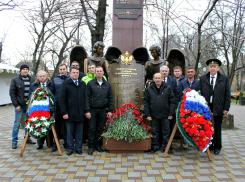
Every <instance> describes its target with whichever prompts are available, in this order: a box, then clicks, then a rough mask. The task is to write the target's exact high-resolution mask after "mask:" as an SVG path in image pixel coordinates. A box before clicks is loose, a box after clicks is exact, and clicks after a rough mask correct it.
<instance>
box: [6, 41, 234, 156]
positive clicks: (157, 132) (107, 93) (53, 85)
mask: <svg viewBox="0 0 245 182" xmlns="http://www.w3.org/2000/svg"><path fill="white" fill-rule="evenodd" d="M103 48H104V44H103V43H101V42H99V43H96V44H95V50H94V51H95V57H93V58H88V59H86V60H85V62H86V66H85V68H86V70H87V71H88V73H87V72H86V75H85V74H84V73H82V72H79V63H78V62H77V61H73V62H72V63H71V66H70V72H68V67H67V65H66V64H60V65H59V69H58V70H59V72H58V73H57V74H56V75H55V77H54V79H53V80H52V81H50V80H49V79H48V75H47V73H46V72H45V71H39V72H38V74H37V81H36V82H34V80H33V78H32V77H31V76H29V75H28V72H29V67H28V66H27V65H22V66H21V67H20V74H19V75H18V76H16V77H14V78H13V79H12V81H11V85H10V97H11V100H12V103H13V105H14V107H15V122H14V126H13V132H12V148H13V149H16V148H17V143H18V131H19V126H20V123H21V118H22V114H25V113H26V107H27V105H26V101H27V100H29V98H30V96H31V94H32V92H34V91H35V90H36V89H37V88H38V87H40V86H42V85H43V86H44V87H47V88H49V89H50V91H51V92H52V93H53V95H54V96H55V100H56V114H55V130H56V133H57V137H58V139H60V137H61V128H62V126H63V139H64V142H63V146H64V148H66V150H67V155H68V156H69V155H71V154H72V153H73V152H76V153H77V154H79V155H81V154H82V143H83V137H86V139H88V147H89V150H88V154H89V155H92V154H93V152H94V150H97V151H99V152H102V151H103V149H102V148H101V144H102V140H101V134H102V132H103V127H104V121H105V117H107V118H110V117H111V116H112V112H113V96H112V90H111V86H110V83H109V82H108V81H107V78H106V76H107V74H106V73H107V70H106V69H105V68H104V67H106V64H105V63H106V61H104V58H103V60H102V59H100V57H99V55H100V54H101V52H102V51H103ZM150 51H151V54H152V56H153V58H154V59H152V60H149V61H147V62H146V64H145V69H146V77H145V78H146V86H147V88H146V89H145V93H144V101H143V103H144V114H145V117H146V118H147V120H149V121H150V124H151V127H152V136H153V138H152V147H151V149H150V150H149V151H148V152H150V153H154V152H156V151H157V150H159V148H160V147H161V146H162V150H163V152H164V151H165V149H166V147H167V144H168V141H169V138H170V134H171V132H172V130H173V127H174V124H175V119H176V111H177V107H178V104H179V102H180V100H181V97H182V95H183V91H184V90H185V89H186V88H190V89H194V90H196V91H198V90H200V92H201V94H202V95H203V96H204V97H205V99H206V101H207V102H208V105H209V107H210V109H211V111H212V113H213V116H214V128H215V135H214V139H213V144H212V146H211V147H210V149H213V150H214V153H215V154H219V153H220V150H221V148H222V145H221V123H222V117H223V114H227V112H228V111H229V107H230V86H229V80H228V77H227V76H225V75H223V74H220V72H219V66H220V65H221V62H220V61H219V60H218V59H210V60H208V61H207V62H206V64H207V66H208V68H209V72H208V73H207V74H206V75H204V76H202V77H201V78H200V80H198V79H195V74H196V70H195V69H194V68H193V67H191V66H190V67H188V68H187V69H186V75H187V78H185V77H184V76H183V75H182V68H181V67H180V66H175V67H174V68H173V74H174V75H173V76H171V75H170V74H169V73H170V70H169V67H168V65H169V64H168V62H167V61H165V60H162V59H160V54H161V48H160V47H159V46H157V45H153V46H152V47H151V48H150ZM97 59H98V60H97ZM97 63H98V64H99V65H98V64H97ZM100 64H101V65H100ZM86 125H88V126H86ZM84 126H85V127H84ZM25 133H26V129H25ZM86 133H87V136H86V135H84V134H86ZM74 137H75V144H74ZM27 143H30V144H35V143H36V142H34V141H32V140H31V139H30V137H29V138H28V140H27ZM37 143H38V145H37V149H41V148H42V147H43V143H44V138H41V139H38V140H37ZM184 147H185V148H188V143H187V142H186V141H185V145H184ZM56 150H57V146H56V143H55V142H53V148H52V152H55V151H56ZM169 153H170V154H171V153H173V151H172V147H170V150H169Z"/></svg>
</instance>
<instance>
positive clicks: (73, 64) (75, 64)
mask: <svg viewBox="0 0 245 182" xmlns="http://www.w3.org/2000/svg"><path fill="white" fill-rule="evenodd" d="M72 66H75V67H78V69H80V65H79V63H78V62H77V61H72V63H71V67H72ZM84 76H86V75H85V74H84V73H83V72H79V77H78V79H79V80H81V79H82V78H83V77H84Z"/></svg>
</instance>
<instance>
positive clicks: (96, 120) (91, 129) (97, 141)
mask: <svg viewBox="0 0 245 182" xmlns="http://www.w3.org/2000/svg"><path fill="white" fill-rule="evenodd" d="M90 113H91V118H90V120H89V121H88V147H89V148H92V147H95V146H98V145H101V144H102V138H101V135H102V133H103V128H104V124H105V115H106V109H90Z"/></svg>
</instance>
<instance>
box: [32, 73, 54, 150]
mask: <svg viewBox="0 0 245 182" xmlns="http://www.w3.org/2000/svg"><path fill="white" fill-rule="evenodd" d="M50 85H51V81H50V80H49V79H48V75H47V73H46V72H45V71H43V70H41V71H39V72H38V73H37V80H36V81H35V82H34V83H32V84H31V87H30V90H29V98H31V95H32V93H33V92H34V91H35V90H36V89H37V88H38V87H41V86H43V87H47V88H49V87H50ZM44 140H45V137H43V138H40V139H37V150H40V149H42V148H43V143H44Z"/></svg>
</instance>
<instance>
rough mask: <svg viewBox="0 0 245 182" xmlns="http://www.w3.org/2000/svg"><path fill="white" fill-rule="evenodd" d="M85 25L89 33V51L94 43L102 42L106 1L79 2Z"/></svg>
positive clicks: (86, 0)
mask: <svg viewBox="0 0 245 182" xmlns="http://www.w3.org/2000/svg"><path fill="white" fill-rule="evenodd" d="M80 1H81V5H82V8H83V12H84V16H85V18H86V23H87V25H88V28H89V31H90V33H91V49H92V48H93V45H94V43H95V42H96V41H103V38H104V33H105V18H106V6H107V4H106V2H107V1H106V0H99V2H98V4H96V3H95V2H94V1H89V0H80Z"/></svg>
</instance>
